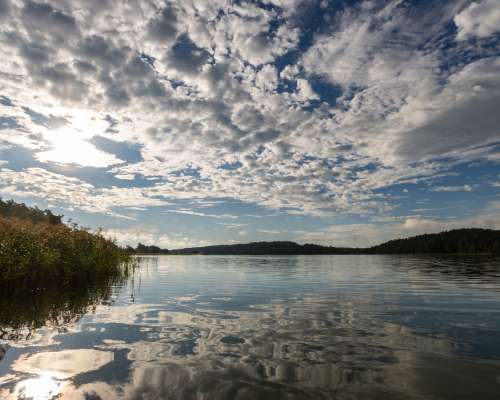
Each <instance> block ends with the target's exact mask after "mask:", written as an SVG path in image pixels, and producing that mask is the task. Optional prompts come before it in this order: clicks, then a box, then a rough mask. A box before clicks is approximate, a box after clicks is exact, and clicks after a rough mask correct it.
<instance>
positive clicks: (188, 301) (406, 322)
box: [0, 256, 500, 400]
mask: <svg viewBox="0 0 500 400" xmlns="http://www.w3.org/2000/svg"><path fill="white" fill-rule="evenodd" d="M0 290H1V288H0ZM0 293H1V292H0ZM12 297H13V296H10V297H9V296H5V295H2V298H1V300H0V336H1V339H0V340H1V342H2V343H3V345H2V349H0V358H1V359H2V361H0V398H1V399H17V398H23V399H44V400H45V399H52V398H58V399H85V400H96V399H103V400H104V399H121V398H124V399H148V400H149V399H221V400H222V399H273V400H274V399H324V398H331V399H495V400H498V399H500V261H499V260H492V259H489V258H463V257H455V258H452V257H441V258H439V257H425V258H424V257H421V258H418V257H398V256H396V257H394V256H303V257H229V256H226V257H216V256H162V257H157V258H144V259H143V262H142V265H141V267H140V268H139V269H138V270H136V271H135V273H134V275H133V276H132V277H130V278H129V279H128V280H127V281H124V282H121V283H118V284H114V285H112V286H106V285H101V286H100V287H98V288H92V289H91V290H74V291H68V290H66V291H64V292H58V291H57V290H55V289H53V290H50V291H40V292H37V293H33V294H32V295H31V296H19V295H18V296H17V298H12Z"/></svg>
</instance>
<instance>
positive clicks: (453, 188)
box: [431, 185, 472, 192]
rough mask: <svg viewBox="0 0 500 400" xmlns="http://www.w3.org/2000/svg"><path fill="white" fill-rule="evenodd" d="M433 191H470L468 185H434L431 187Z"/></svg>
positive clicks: (470, 188)
mask: <svg viewBox="0 0 500 400" xmlns="http://www.w3.org/2000/svg"><path fill="white" fill-rule="evenodd" d="M431 191H433V192H472V187H471V186H470V185H463V186H436V187H433V188H432V189H431Z"/></svg>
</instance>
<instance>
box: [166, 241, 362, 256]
mask: <svg viewBox="0 0 500 400" xmlns="http://www.w3.org/2000/svg"><path fill="white" fill-rule="evenodd" d="M355 250H357V249H349V248H342V247H327V246H320V245H316V244H304V245H300V244H297V243H295V242H253V243H241V244H227V245H217V246H206V247H193V248H187V249H180V250H172V251H171V253H172V254H217V255H238V254H243V255H266V254H269V255H294V254H304V255H306V254H352V253H353V251H355ZM359 251H360V252H361V250H359Z"/></svg>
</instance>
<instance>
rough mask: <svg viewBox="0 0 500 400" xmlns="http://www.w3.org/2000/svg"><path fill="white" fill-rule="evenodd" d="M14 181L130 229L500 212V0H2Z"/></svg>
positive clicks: (2, 79)
mask: <svg viewBox="0 0 500 400" xmlns="http://www.w3.org/2000/svg"><path fill="white" fill-rule="evenodd" d="M0 52H1V54H2V63H1V66H0V196H1V197H2V198H6V199H8V198H13V199H15V200H17V201H24V202H26V203H28V204H30V205H34V204H36V205H38V206H39V207H50V208H52V209H54V210H55V211H57V212H59V213H62V214H64V215H65V216H66V218H68V219H69V218H71V219H73V220H74V221H77V222H78V223H80V224H81V225H84V226H89V227H93V228H96V227H99V226H100V227H102V228H103V229H104V232H105V233H106V234H107V235H110V236H113V237H116V238H117V240H118V241H119V242H120V243H123V244H133V245H135V244H136V243H137V242H139V241H141V242H143V243H150V244H157V245H160V246H163V247H167V248H179V247H184V246H195V245H206V244H215V243H228V242H247V241H254V240H294V241H297V242H301V243H305V242H316V243H321V244H331V245H339V246H343V245H357V246H365V245H371V244H375V243H378V242H382V241H384V240H387V239H391V238H395V237H401V236H409V235H413V234H420V233H423V232H435V231H440V230H443V229H452V228H456V227H465V226H480V227H489V228H497V229H498V228H500V168H499V161H500V157H499V154H500V152H499V150H500V113H499V110H500V108H499V107H500V3H499V2H498V1H497V0H482V1H475V2H472V1H465V0H464V1H462V0H455V1H442V0H439V1H437V0H436V1H432V0H426V1H376V0H374V1H340V0H338V1H325V0H322V1H314V0H305V1H299V0H267V1H224V0H210V1H208V0H206V1H203V0H190V1H177V2H176V1H155V0H148V1H146V0H143V1H139V0H136V1H133V0H127V1H120V2H116V1H94V0H87V1H69V0H68V1H66V0H53V1H47V2H42V1H21V0H0Z"/></svg>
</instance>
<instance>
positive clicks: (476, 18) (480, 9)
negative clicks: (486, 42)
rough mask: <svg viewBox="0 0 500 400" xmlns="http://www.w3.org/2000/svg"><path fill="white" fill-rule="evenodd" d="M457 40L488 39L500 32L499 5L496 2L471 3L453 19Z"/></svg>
mask: <svg viewBox="0 0 500 400" xmlns="http://www.w3.org/2000/svg"><path fill="white" fill-rule="evenodd" d="M454 22H455V25H456V26H457V28H458V32H457V39H458V40H465V39H468V38H470V37H480V38H483V37H488V36H491V35H493V34H494V33H498V32H500V3H499V2H498V1H497V0H481V1H474V2H472V3H471V4H470V5H469V6H468V7H467V8H465V9H464V10H462V11H461V12H459V13H458V14H457V15H456V16H455V18H454Z"/></svg>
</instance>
